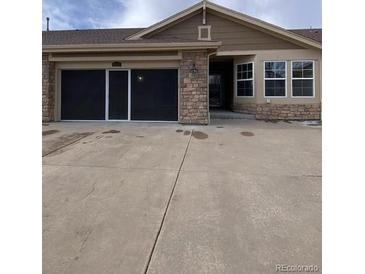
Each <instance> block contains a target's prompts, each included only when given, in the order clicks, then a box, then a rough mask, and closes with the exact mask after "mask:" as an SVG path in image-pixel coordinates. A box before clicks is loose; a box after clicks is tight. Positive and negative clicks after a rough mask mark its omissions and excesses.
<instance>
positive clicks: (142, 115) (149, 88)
mask: <svg viewBox="0 0 365 274" xmlns="http://www.w3.org/2000/svg"><path fill="white" fill-rule="evenodd" d="M177 79H178V72H177V70H176V69H154V70H133V71H132V109H131V116H132V117H131V118H132V120H144V121H177V119H178V117H177V115H178V82H177Z"/></svg>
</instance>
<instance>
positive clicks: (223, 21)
mask: <svg viewBox="0 0 365 274" xmlns="http://www.w3.org/2000/svg"><path fill="white" fill-rule="evenodd" d="M200 25H202V12H200V13H198V14H195V15H193V16H192V17H190V18H188V19H186V20H184V21H181V22H179V23H177V24H175V25H174V26H168V27H169V28H165V29H164V30H162V31H160V32H158V33H152V34H151V35H149V36H148V37H153V38H160V39H168V38H181V39H192V40H197V39H198V26H200ZM207 25H211V26H212V29H211V34H212V40H213V41H222V42H223V45H222V46H221V47H220V49H219V51H232V50H240V51H242V50H264V49H298V48H301V47H300V46H298V45H296V44H293V43H290V42H287V41H284V40H282V39H279V38H276V37H274V36H272V35H270V34H267V33H264V32H262V31H258V30H256V29H254V28H252V27H249V26H247V25H242V24H239V23H237V22H234V21H232V20H228V19H227V18H224V17H223V16H218V15H217V14H216V13H214V12H213V11H209V10H208V12H207Z"/></svg>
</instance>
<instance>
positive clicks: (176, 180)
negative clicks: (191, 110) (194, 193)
mask: <svg viewBox="0 0 365 274" xmlns="http://www.w3.org/2000/svg"><path fill="white" fill-rule="evenodd" d="M193 133H194V130H192V131H191V133H190V137H189V141H188V143H187V145H186V148H185V152H184V156H183V158H182V160H181V163H180V166H179V170H178V172H177V175H176V178H175V182H174V185H173V187H172V190H171V193H170V197H169V199H168V201H167V205H166V208H165V212H164V214H163V217H162V220H161V224H160V227H159V229H158V232H157V235H156V238H155V241H154V243H153V247H152V250H151V253H150V255H149V258H148V262H147V265H146V269H145V271H144V273H145V274H146V273H148V269H149V266H150V264H151V260H152V256H153V254H154V252H155V249H156V246H157V242H158V239H159V237H160V234H161V231H162V228H163V225H164V223H165V220H166V216H167V212H168V210H169V207H170V204H171V201H172V197H173V196H174V193H175V188H176V185H177V182H178V180H179V176H180V173H181V169H182V167H183V165H184V162H185V158H186V155H187V153H188V150H189V146H190V142H191V138H192V136H193Z"/></svg>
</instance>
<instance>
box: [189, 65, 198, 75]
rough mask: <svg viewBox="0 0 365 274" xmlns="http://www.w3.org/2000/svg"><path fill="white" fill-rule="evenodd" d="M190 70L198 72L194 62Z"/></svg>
mask: <svg viewBox="0 0 365 274" xmlns="http://www.w3.org/2000/svg"><path fill="white" fill-rule="evenodd" d="M190 72H191V73H192V74H193V75H195V74H197V73H198V69H197V68H196V65H195V63H193V65H192V66H191V69H190Z"/></svg>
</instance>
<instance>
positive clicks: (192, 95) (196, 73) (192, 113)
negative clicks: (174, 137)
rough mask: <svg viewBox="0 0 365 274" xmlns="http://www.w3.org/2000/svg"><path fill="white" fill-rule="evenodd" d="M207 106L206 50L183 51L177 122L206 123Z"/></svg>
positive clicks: (207, 118)
mask: <svg viewBox="0 0 365 274" xmlns="http://www.w3.org/2000/svg"><path fill="white" fill-rule="evenodd" d="M208 108H209V105H208V52H207V51H194V52H187V51H186V52H183V53H182V60H181V63H180V114H179V122H180V123H182V124H199V125H207V124H208V123H209V117H208V115H209V109H208Z"/></svg>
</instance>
